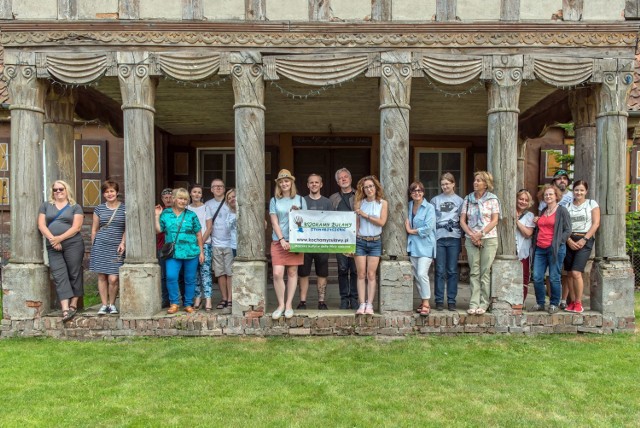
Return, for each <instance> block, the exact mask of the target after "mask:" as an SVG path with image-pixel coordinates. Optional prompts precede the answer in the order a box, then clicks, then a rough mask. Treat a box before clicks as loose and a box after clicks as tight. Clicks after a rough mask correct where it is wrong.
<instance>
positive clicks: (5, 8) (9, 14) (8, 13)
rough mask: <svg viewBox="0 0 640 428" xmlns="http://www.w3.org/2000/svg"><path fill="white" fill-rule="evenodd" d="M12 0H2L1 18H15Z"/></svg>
mask: <svg viewBox="0 0 640 428" xmlns="http://www.w3.org/2000/svg"><path fill="white" fill-rule="evenodd" d="M11 2H12V0H0V19H13V5H12V4H11Z"/></svg>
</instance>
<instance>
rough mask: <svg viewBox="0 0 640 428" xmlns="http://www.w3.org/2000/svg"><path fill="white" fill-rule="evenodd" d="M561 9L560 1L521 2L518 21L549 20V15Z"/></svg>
mask: <svg viewBox="0 0 640 428" xmlns="http://www.w3.org/2000/svg"><path fill="white" fill-rule="evenodd" d="M561 9H562V0H521V1H520V19H521V20H523V21H525V20H551V15H553V14H554V13H557V12H558V11H559V10H561Z"/></svg>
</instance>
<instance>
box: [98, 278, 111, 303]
mask: <svg viewBox="0 0 640 428" xmlns="http://www.w3.org/2000/svg"><path fill="white" fill-rule="evenodd" d="M108 287H109V286H108V284H107V275H105V274H104V273H99V274H98V292H99V293H100V300H101V301H102V304H103V305H105V306H106V305H108V304H109V289H108Z"/></svg>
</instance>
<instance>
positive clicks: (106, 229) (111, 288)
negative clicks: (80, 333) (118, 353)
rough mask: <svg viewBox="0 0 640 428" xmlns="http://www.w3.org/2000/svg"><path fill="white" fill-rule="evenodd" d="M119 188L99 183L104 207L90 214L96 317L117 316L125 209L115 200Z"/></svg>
mask: <svg viewBox="0 0 640 428" xmlns="http://www.w3.org/2000/svg"><path fill="white" fill-rule="evenodd" d="M119 190H120V186H119V185H118V183H116V182H115V181H111V180H107V181H105V182H104V183H102V196H103V197H104V199H105V201H106V202H105V203H104V204H100V205H98V206H97V207H96V208H95V210H94V211H93V226H92V227H91V242H92V244H93V245H92V247H91V258H90V259H89V270H90V271H92V272H96V273H97V274H98V291H99V292H100V300H101V301H102V305H101V306H100V309H99V310H98V315H106V314H117V313H118V309H116V305H115V303H116V297H117V296H118V288H119V278H118V274H119V269H120V266H122V264H123V263H124V251H125V233H124V228H125V217H126V216H125V213H126V211H125V207H124V203H122V202H120V201H118V191H119Z"/></svg>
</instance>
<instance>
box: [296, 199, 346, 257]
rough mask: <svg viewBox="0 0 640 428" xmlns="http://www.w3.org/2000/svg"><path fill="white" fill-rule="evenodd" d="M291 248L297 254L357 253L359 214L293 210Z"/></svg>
mask: <svg viewBox="0 0 640 428" xmlns="http://www.w3.org/2000/svg"><path fill="white" fill-rule="evenodd" d="M289 244H290V245H291V252H294V253H347V254H351V253H355V252H356V214H355V213H354V212H352V211H311V210H297V211H296V210H293V211H291V212H290V213H289Z"/></svg>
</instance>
